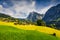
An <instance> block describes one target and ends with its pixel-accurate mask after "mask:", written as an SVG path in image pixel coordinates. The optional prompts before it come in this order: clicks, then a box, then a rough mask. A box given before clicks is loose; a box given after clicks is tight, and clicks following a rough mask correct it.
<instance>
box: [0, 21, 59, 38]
mask: <svg viewBox="0 0 60 40" xmlns="http://www.w3.org/2000/svg"><path fill="white" fill-rule="evenodd" d="M0 25H8V26H13V27H16V28H18V29H24V30H37V31H39V32H44V33H47V34H53V33H56V36H57V37H60V30H56V29H53V28H49V27H45V26H35V25H14V23H11V22H10V23H7V22H1V21H0Z"/></svg>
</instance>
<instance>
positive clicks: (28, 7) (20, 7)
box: [0, 1, 52, 18]
mask: <svg viewBox="0 0 60 40" xmlns="http://www.w3.org/2000/svg"><path fill="white" fill-rule="evenodd" d="M12 2H13V4H14V6H12V7H9V8H4V7H3V6H2V5H0V13H5V14H8V15H10V16H12V17H15V18H26V17H27V16H28V15H29V13H30V12H32V11H36V12H38V13H41V14H42V13H43V14H45V12H46V11H47V10H48V9H49V8H50V7H52V5H50V6H47V7H45V8H43V9H40V10H39V11H37V10H36V9H35V1H31V2H30V3H28V2H27V1H12ZM3 4H4V5H7V3H5V2H4V3H3Z"/></svg>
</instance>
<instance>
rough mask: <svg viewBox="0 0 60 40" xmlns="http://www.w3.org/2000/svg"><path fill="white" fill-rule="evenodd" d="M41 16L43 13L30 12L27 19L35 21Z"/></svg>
mask: <svg viewBox="0 0 60 40" xmlns="http://www.w3.org/2000/svg"><path fill="white" fill-rule="evenodd" d="M43 16H44V15H43V14H39V13H37V12H30V14H29V15H28V17H27V19H28V20H30V21H32V22H36V21H37V20H38V19H42V17H43Z"/></svg>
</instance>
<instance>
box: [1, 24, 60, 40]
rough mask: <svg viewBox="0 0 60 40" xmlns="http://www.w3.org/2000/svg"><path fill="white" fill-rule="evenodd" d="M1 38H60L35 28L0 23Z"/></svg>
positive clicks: (31, 39)
mask: <svg viewBox="0 0 60 40" xmlns="http://www.w3.org/2000/svg"><path fill="white" fill-rule="evenodd" d="M0 40H60V39H59V38H57V37H54V36H51V35H47V34H44V33H41V32H38V31H33V30H22V29H17V28H15V27H12V26H3V25H0Z"/></svg>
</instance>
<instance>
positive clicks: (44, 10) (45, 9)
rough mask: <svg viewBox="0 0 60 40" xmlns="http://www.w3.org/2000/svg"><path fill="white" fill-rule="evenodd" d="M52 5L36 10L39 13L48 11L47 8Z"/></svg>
mask: <svg viewBox="0 0 60 40" xmlns="http://www.w3.org/2000/svg"><path fill="white" fill-rule="evenodd" d="M52 6H53V5H49V6H47V7H44V8H42V9H41V10H39V11H37V12H38V13H40V14H45V13H46V12H47V11H48V9H50V8H51V7H52Z"/></svg>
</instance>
